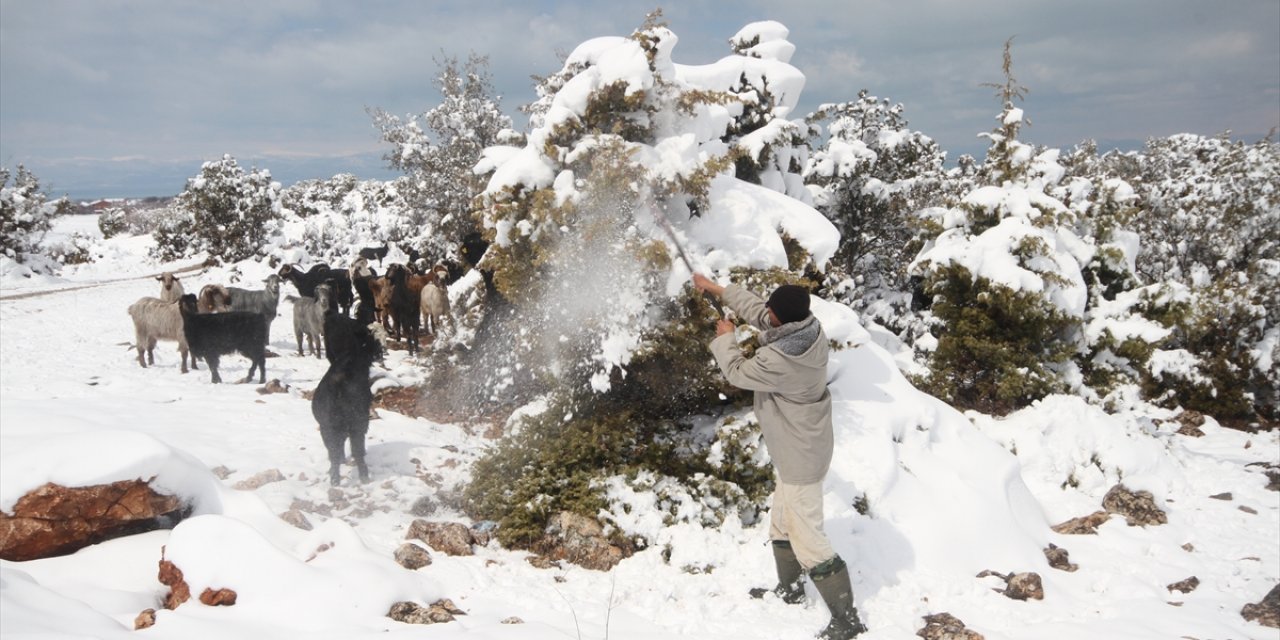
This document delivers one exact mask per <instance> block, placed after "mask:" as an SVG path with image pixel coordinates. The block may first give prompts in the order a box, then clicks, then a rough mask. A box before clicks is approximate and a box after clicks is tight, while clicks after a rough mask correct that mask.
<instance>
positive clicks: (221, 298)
mask: <svg viewBox="0 0 1280 640" xmlns="http://www.w3.org/2000/svg"><path fill="white" fill-rule="evenodd" d="M196 309H197V310H198V311H199V312H200V313H222V312H223V311H230V310H231V292H229V291H227V288H226V287H224V286H222V285H220V284H206V285H205V286H204V287H203V288H201V289H200V295H199V296H197V297H196Z"/></svg>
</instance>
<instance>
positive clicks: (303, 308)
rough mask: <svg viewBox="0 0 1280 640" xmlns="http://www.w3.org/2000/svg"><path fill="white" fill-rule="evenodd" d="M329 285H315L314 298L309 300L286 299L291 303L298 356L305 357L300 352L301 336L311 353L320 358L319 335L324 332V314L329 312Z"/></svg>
mask: <svg viewBox="0 0 1280 640" xmlns="http://www.w3.org/2000/svg"><path fill="white" fill-rule="evenodd" d="M331 296H332V294H331V293H330V289H329V285H327V284H320V285H316V297H314V298H309V297H307V296H302V297H300V298H295V297H293V296H288V297H287V299H288V300H289V301H290V302H292V303H293V335H294V337H295V338H297V339H298V355H300V356H301V355H306V354H305V353H303V351H302V336H304V335H305V336H306V337H307V344H308V345H309V346H310V347H311V353H313V354H315V356H316V357H317V358H319V357H320V355H321V354H320V350H321V344H322V343H321V339H320V338H321V335H322V334H323V332H324V314H326V313H328V312H329V298H330V297H331Z"/></svg>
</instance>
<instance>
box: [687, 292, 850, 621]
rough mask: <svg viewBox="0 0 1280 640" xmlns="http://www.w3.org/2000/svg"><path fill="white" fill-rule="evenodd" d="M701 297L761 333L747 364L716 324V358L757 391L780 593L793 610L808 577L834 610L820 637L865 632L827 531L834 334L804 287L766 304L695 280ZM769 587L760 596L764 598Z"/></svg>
mask: <svg viewBox="0 0 1280 640" xmlns="http://www.w3.org/2000/svg"><path fill="white" fill-rule="evenodd" d="M693 284H694V286H695V287H697V288H698V289H701V290H702V291H706V292H708V293H710V294H712V295H715V296H718V297H720V298H722V299H723V300H724V302H725V303H726V304H727V305H728V306H729V308H730V309H732V310H733V311H734V312H735V313H737V314H738V316H739V317H742V318H744V319H746V320H747V321H748V322H750V323H751V324H752V325H755V326H756V327H757V328H759V329H760V330H761V331H762V333H761V334H760V348H759V349H757V350H756V353H755V355H754V356H753V357H751V358H746V357H743V355H742V351H741V350H740V349H739V348H738V343H737V341H736V339H735V338H734V330H733V329H734V327H733V323H732V322H730V321H729V320H720V321H719V322H718V323H716V338H715V340H713V341H712V342H711V352H712V354H713V355H715V359H716V363H717V364H719V365H720V370H721V371H723V372H724V375H725V378H726V379H728V381H729V383H730V384H732V385H733V386H735V387H739V388H741V389H748V390H751V391H754V392H755V403H754V407H755V412H756V419H757V420H759V421H760V429H761V430H762V431H763V432H764V442H765V447H766V448H768V450H769V456H770V457H771V458H772V459H773V466H774V472H775V473H776V475H777V488H776V489H775V490H774V493H773V506H772V508H771V510H770V514H769V537H770V538H771V539H772V540H773V559H774V564H775V565H776V566H777V570H778V586H776V587H774V589H773V593H774V594H776V595H777V596H778V597H779V598H781V599H782V600H783V601H785V602H787V603H789V604H795V603H797V602H800V601H801V600H803V599H804V583H803V578H804V572H806V571H807V572H808V573H809V577H810V578H812V579H813V584H814V586H815V587H817V589H818V593H819V594H821V595H822V599H823V601H825V602H826V603H827V608H828V609H830V610H831V622H830V623H829V624H828V625H827V627H826V629H823V631H822V633H821V634H819V635H818V637H819V638H823V639H826V640H847V639H848V638H853V637H854V636H857V635H858V634H859V633H862V632H863V631H866V627H865V626H863V624H862V622H861V621H860V620H859V619H858V610H857V609H856V608H855V607H854V605H853V589H852V585H851V583H850V580H849V570H848V568H847V567H846V566H845V563H844V560H842V559H841V558H840V556H839V555H837V554H836V552H835V550H834V549H832V548H831V542H830V541H829V540H828V539H827V535H826V533H824V532H823V530H822V522H823V515H822V480H823V478H825V477H826V475H827V469H828V468H829V467H830V466H831V451H832V448H833V446H834V437H833V435H832V428H831V394H830V393H829V392H828V391H827V351H828V346H827V336H826V334H825V333H823V331H822V324H821V323H819V322H818V319H817V318H815V317H814V316H813V314H811V313H809V292H808V291H807V290H806V289H805V288H804V287H799V286H796V285H783V286H781V287H778V288H777V289H776V290H775V291H774V292H773V295H771V296H769V301H768V302H765V301H764V300H762V299H760V297H759V296H757V295H755V294H753V293H751V292H749V291H747V290H746V289H743V288H742V287H739V286H737V285H729V286H728V287H722V286H720V285H718V284H716V283H715V282H713V281H711V280H710V279H709V278H707V277H706V276H704V275H702V274H694V276H693ZM766 593H768V591H767V590H765V589H753V590H752V595H753V596H755V597H763V596H764V595H765V594H766Z"/></svg>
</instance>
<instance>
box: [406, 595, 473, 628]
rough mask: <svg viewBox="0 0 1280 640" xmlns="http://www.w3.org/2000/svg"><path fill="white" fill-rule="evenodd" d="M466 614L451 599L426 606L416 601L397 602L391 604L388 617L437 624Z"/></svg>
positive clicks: (411, 622)
mask: <svg viewBox="0 0 1280 640" xmlns="http://www.w3.org/2000/svg"><path fill="white" fill-rule="evenodd" d="M462 615H466V612H464V611H462V610H461V609H459V608H458V607H456V606H454V604H453V602H452V601H450V600H449V599H447V598H446V599H444V600H437V601H436V602H433V603H432V604H431V605H430V606H427V607H424V606H422V605H420V604H418V603H416V602H397V603H395V604H393V605H391V610H390V611H388V612H387V617H388V618H391V619H392V620H396V621H399V622H404V623H408V624H435V623H438V622H452V621H453V619H454V617H455V616H462Z"/></svg>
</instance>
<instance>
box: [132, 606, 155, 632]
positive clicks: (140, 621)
mask: <svg viewBox="0 0 1280 640" xmlns="http://www.w3.org/2000/svg"><path fill="white" fill-rule="evenodd" d="M155 624H156V610H155V609H143V610H142V613H139V614H138V617H136V618H134V619H133V630H134V631H137V630H139V629H147V628H149V627H153V626H155Z"/></svg>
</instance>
